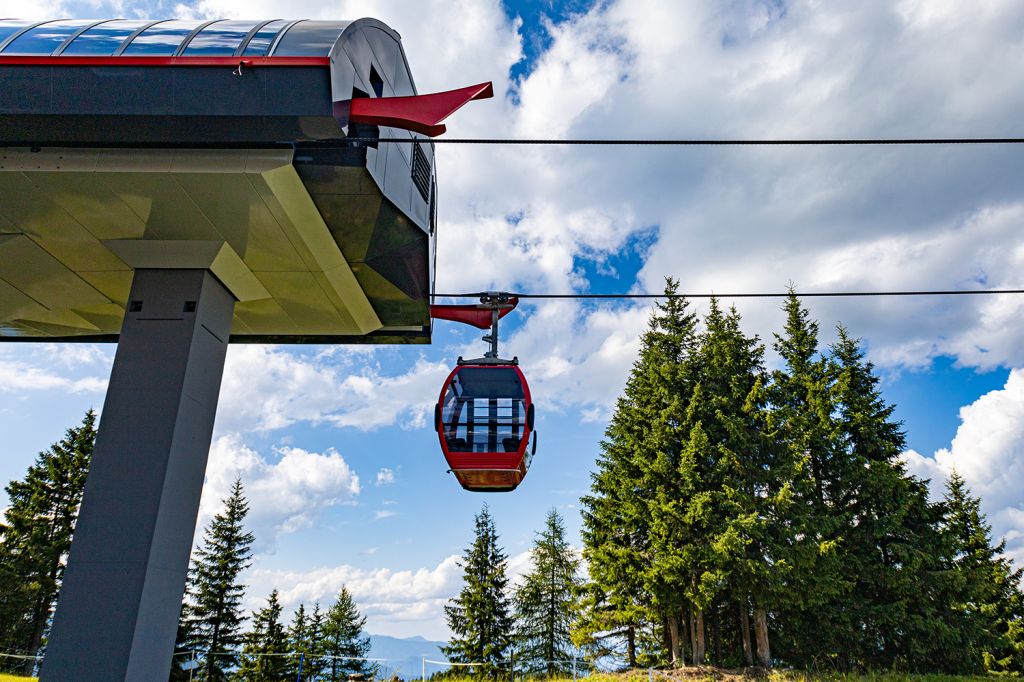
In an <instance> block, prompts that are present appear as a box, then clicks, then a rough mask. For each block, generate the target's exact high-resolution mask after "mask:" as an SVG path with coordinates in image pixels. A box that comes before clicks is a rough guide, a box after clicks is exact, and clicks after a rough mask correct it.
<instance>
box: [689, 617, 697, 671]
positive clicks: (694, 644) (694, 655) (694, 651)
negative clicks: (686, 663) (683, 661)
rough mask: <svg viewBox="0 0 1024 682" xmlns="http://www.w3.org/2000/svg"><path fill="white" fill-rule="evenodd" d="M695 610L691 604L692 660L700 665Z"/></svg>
mask: <svg viewBox="0 0 1024 682" xmlns="http://www.w3.org/2000/svg"><path fill="white" fill-rule="evenodd" d="M695 612H696V611H695V609H694V608H693V607H692V606H691V607H690V609H689V617H688V621H689V625H690V627H689V630H690V660H691V661H693V664H694V665H698V664H699V661H698V660H697V627H696V625H695V623H696V621H695V619H694V614H695Z"/></svg>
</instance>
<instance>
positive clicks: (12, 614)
mask: <svg viewBox="0 0 1024 682" xmlns="http://www.w3.org/2000/svg"><path fill="white" fill-rule="evenodd" d="M95 442H96V413H95V412H94V411H93V410H89V411H88V412H86V414H85V417H84V418H83V419H82V423H81V424H80V425H79V426H76V427H73V428H70V429H68V430H67V431H66V432H65V435H64V438H62V439H61V440H60V441H58V442H56V443H54V444H53V445H51V446H50V448H49V449H48V450H45V451H43V452H40V453H39V455H38V456H37V457H36V460H35V462H34V463H33V464H32V465H31V466H30V467H29V469H28V472H27V473H26V475H25V478H24V479H22V480H20V481H12V482H11V483H9V484H8V485H7V487H6V488H5V490H6V492H7V497H8V499H9V503H8V507H7V509H6V510H5V511H4V515H3V522H2V524H0V648H3V649H4V650H5V651H17V652H19V653H23V654H26V655H28V656H35V655H36V654H37V653H38V652H39V650H40V648H41V646H42V645H43V642H44V640H45V637H46V632H47V630H48V628H49V624H50V619H51V616H52V614H53V610H54V607H55V604H56V600H57V594H58V592H59V590H60V585H61V579H62V577H63V575H64V566H65V561H66V557H67V554H68V551H69V549H70V548H71V538H72V535H73V533H74V528H75V521H76V520H77V519H78V509H79V505H80V503H81V501H82V492H83V490H84V488H85V479H86V475H87V473H88V470H89V461H90V458H91V457H92V451H93V446H94V444H95ZM30 665H31V661H30Z"/></svg>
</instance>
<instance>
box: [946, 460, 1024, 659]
mask: <svg viewBox="0 0 1024 682" xmlns="http://www.w3.org/2000/svg"><path fill="white" fill-rule="evenodd" d="M944 502H945V516H944V530H945V532H946V537H947V539H948V543H949V544H948V547H949V550H950V559H951V560H952V565H953V568H954V571H955V573H956V575H957V588H958V589H957V596H958V597H959V599H957V600H956V602H955V604H954V609H955V611H956V614H957V616H958V621H959V624H960V627H961V628H962V631H963V633H964V637H963V645H964V647H963V650H962V651H961V652H960V654H961V656H962V658H963V659H964V660H965V661H967V662H968V664H969V667H968V670H973V671H977V670H982V669H988V670H990V671H994V672H1018V673H1019V672H1021V671H1022V663H1024V660H1022V658H1021V655H1022V653H1024V639H1022V638H1021V633H1022V627H1021V623H1022V622H1024V603H1022V595H1021V587H1020V585H1021V575H1022V569H1015V568H1014V566H1013V564H1012V563H1011V562H1010V560H1009V559H1008V558H1007V557H1006V556H1005V550H1006V541H1005V540H1003V541H1000V542H999V543H998V544H993V542H992V526H991V525H990V524H989V523H988V519H987V518H986V516H985V514H984V513H982V511H981V502H980V500H979V499H978V498H976V497H974V496H972V495H971V493H970V490H968V488H967V483H966V482H965V481H964V479H963V477H961V476H960V474H958V473H957V472H955V471H954V472H953V473H952V474H950V476H949V480H948V481H947V482H946V494H945V498H944Z"/></svg>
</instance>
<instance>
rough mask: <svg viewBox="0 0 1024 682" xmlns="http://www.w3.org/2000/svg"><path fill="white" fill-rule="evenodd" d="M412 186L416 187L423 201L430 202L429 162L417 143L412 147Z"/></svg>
mask: <svg viewBox="0 0 1024 682" xmlns="http://www.w3.org/2000/svg"><path fill="white" fill-rule="evenodd" d="M412 184H414V185H416V189H418V190H419V192H420V196H421V197H423V201H429V200H430V161H428V160H427V155H426V154H424V153H423V148H422V147H420V144H419V142H417V143H415V144H413V146H412Z"/></svg>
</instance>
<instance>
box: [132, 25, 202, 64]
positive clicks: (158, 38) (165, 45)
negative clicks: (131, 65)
mask: <svg viewBox="0 0 1024 682" xmlns="http://www.w3.org/2000/svg"><path fill="white" fill-rule="evenodd" d="M203 23H204V22H202V21H161V22H160V23H159V24H156V25H155V26H150V27H149V28H147V29H146V30H145V31H143V32H142V33H140V34H139V35H137V36H135V38H134V39H133V40H132V42H131V43H129V44H128V47H126V48H125V49H124V52H122V53H121V54H123V55H126V56H133V57H139V56H147V57H169V56H171V55H173V54H174V53H175V52H177V51H178V46H179V45H181V41H183V40H185V38H187V37H188V35H189V34H190V33H192V31H194V30H196V29H197V28H198V27H199V26H202V24H203Z"/></svg>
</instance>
